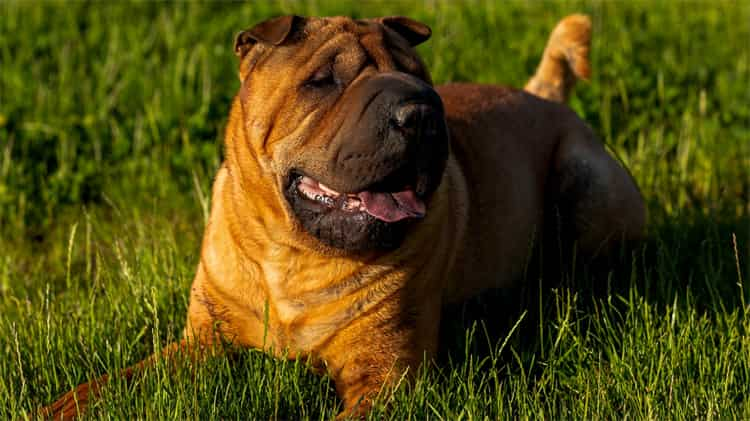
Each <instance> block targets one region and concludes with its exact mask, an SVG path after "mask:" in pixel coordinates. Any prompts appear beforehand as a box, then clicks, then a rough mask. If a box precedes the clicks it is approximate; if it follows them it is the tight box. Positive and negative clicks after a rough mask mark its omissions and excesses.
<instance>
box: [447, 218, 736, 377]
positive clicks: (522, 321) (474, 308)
mask: <svg viewBox="0 0 750 421" xmlns="http://www.w3.org/2000/svg"><path fill="white" fill-rule="evenodd" d="M553 252H554V253H558V252H557V251H554V250H553ZM542 260H543V259H541V258H540V253H539V252H537V253H536V255H535V256H534V258H532V263H531V264H530V265H529V270H528V271H527V274H526V276H525V277H524V279H523V280H522V282H519V284H518V286H516V287H514V288H510V289H505V290H489V291H485V292H484V293H482V294H480V295H479V296H476V297H474V298H472V299H470V300H468V301H466V302H464V303H461V304H456V305H451V306H449V307H447V308H446V309H444V312H443V317H442V321H441V329H440V338H441V340H440V342H441V345H440V352H439V355H438V365H440V366H460V365H461V364H464V363H465V362H466V359H467V358H471V359H475V360H481V359H483V358H487V357H489V358H492V357H493V355H492V354H493V353H494V352H496V351H497V350H498V347H499V346H500V345H501V344H503V343H504V342H505V343H507V345H509V347H510V348H513V350H514V351H513V352H504V355H503V356H502V357H501V359H505V361H504V362H505V363H512V360H513V359H515V360H516V362H519V358H520V361H526V362H529V361H535V360H536V361H538V360H540V359H543V358H544V357H545V353H546V352H548V351H549V350H548V348H549V347H550V343H549V342H550V338H549V335H550V332H551V331H553V330H555V329H556V328H558V326H552V325H556V324H557V323H559V322H560V317H561V313H562V312H565V311H568V310H572V313H573V314H572V317H573V318H575V319H577V320H583V319H586V318H591V317H598V316H599V312H600V311H601V310H602V308H603V307H609V309H611V310H613V311H615V312H617V313H618V314H625V313H626V312H627V310H628V307H629V306H631V305H632V303H633V300H634V299H643V300H644V301H645V302H647V303H649V304H650V305H652V306H656V307H657V308H665V307H667V306H673V305H678V304H679V305H683V306H684V305H689V306H690V307H691V308H693V309H695V310H697V311H698V312H700V313H706V314H708V315H709V317H710V314H714V313H716V312H723V313H730V312H732V311H734V310H735V309H738V308H742V307H744V306H746V305H747V304H748V303H750V281H749V280H748V275H749V274H750V216H734V217H732V216H724V217H721V218H713V217H709V216H696V215H686V216H678V217H671V218H665V219H664V221H661V222H660V223H659V224H658V225H656V226H654V227H652V230H651V232H650V233H649V236H648V239H647V240H646V241H645V242H644V243H643V244H641V245H639V246H637V247H631V248H628V249H627V250H622V251H621V253H620V254H619V256H618V257H617V258H614V259H610V260H609V261H607V262H596V263H594V264H587V265H582V264H581V265H577V267H576V268H574V269H570V268H561V266H560V265H557V264H554V263H550V261H549V260H545V263H541V262H542ZM738 271H739V273H738ZM741 282H742V283H743V284H744V285H742V284H741ZM565 307H568V308H567V309H566V308H565ZM565 317H567V316H565ZM619 321H620V323H621V322H622V319H620V320H619ZM467 332H474V334H473V335H469V334H467ZM505 349H507V348H505ZM502 362H503V361H501V363H502ZM532 365H533V364H532Z"/></svg>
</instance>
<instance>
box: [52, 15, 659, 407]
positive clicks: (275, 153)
mask: <svg viewBox="0 0 750 421" xmlns="http://www.w3.org/2000/svg"><path fill="white" fill-rule="evenodd" d="M406 22H407V23H406V25H407V26H408V25H409V24H410V23H409V22H410V21H406ZM569 22H578V23H580V22H584V24H583V25H582V26H581V25H578V26H576V28H583V29H582V31H583V32H585V36H583V37H582V38H581V37H573V38H572V39H573V41H570V39H569V37H568V36H567V35H569V32H568V29H565V28H567V25H568V23H569ZM285 24H290V21H287V22H286V23H285ZM401 24H403V22H402V23H401ZM305 25H306V26H305V29H304V33H303V34H302V35H300V41H298V42H296V43H293V44H291V45H289V46H284V47H276V46H272V45H270V44H268V43H262V42H259V43H258V44H257V45H252V46H251V47H250V48H247V46H246V45H244V44H242V45H240V47H241V48H238V54H240V55H241V56H242V57H243V59H242V62H241V65H240V77H241V79H242V81H243V83H242V87H241V88H240V92H239V94H238V96H237V97H236V98H235V100H234V102H233V104H232V108H231V111H230V115H229V122H228V127H227V131H226V140H225V142H226V159H225V161H224V164H223V165H222V167H221V169H220V170H219V173H218V175H217V176H216V180H215V182H214V186H213V196H212V208H211V217H210V220H209V222H208V225H207V227H206V231H205V236H204V238H203V244H202V251H201V260H200V263H199V265H198V269H197V273H196V277H195V280H194V282H193V286H192V288H191V294H190V307H189V311H188V319H187V326H186V328H185V331H184V337H185V338H186V339H188V340H189V341H190V342H192V343H199V344H202V345H206V344H212V343H214V342H216V341H217V340H218V339H219V338H222V339H223V340H229V341H232V342H233V343H234V344H236V345H239V346H243V347H254V348H261V349H264V350H266V351H267V352H270V353H273V354H275V355H277V356H282V355H285V356H287V357H290V358H295V357H311V358H312V361H313V362H314V363H316V364H318V365H319V366H321V367H326V369H327V370H328V372H329V373H330V375H331V376H332V378H333V379H334V381H335V384H336V389H337V391H338V393H339V395H340V397H341V398H342V399H343V401H344V408H345V409H344V414H349V415H352V414H357V413H364V412H365V411H367V408H368V407H369V402H370V399H371V398H372V397H373V396H374V395H375V394H377V393H378V392H379V391H380V390H381V388H382V387H383V386H384V385H388V384H392V383H393V381H395V380H397V379H399V378H401V377H402V376H403V375H406V376H407V377H408V376H409V375H410V374H411V373H413V372H414V369H415V368H416V367H417V366H418V365H419V364H420V362H421V361H422V360H423V358H424V357H425V356H427V357H428V358H429V357H430V356H432V355H434V354H435V352H436V350H437V339H438V338H437V336H438V325H439V320H440V312H441V308H442V306H443V305H444V304H445V303H448V302H453V301H457V300H462V299H464V298H466V297H469V296H471V295H472V294H474V293H476V292H477V291H480V290H483V289H486V288H495V287H505V286H509V285H511V284H512V282H513V281H514V280H516V279H518V278H519V276H520V274H521V271H522V268H523V266H524V264H525V262H526V260H527V258H528V257H529V245H530V242H531V241H532V239H533V238H534V236H535V234H536V233H537V232H538V231H539V230H541V229H543V228H544V222H545V218H544V217H545V209H546V208H547V207H549V206H550V205H551V203H552V201H553V200H558V199H560V200H562V199H563V198H566V199H568V201H567V202H565V203H568V202H570V203H572V204H573V205H574V206H573V208H572V209H570V212H572V214H574V216H575V218H574V222H573V223H572V232H573V233H574V235H575V239H576V240H578V243H579V246H580V248H581V249H582V250H583V251H584V252H586V253H591V254H593V253H596V252H597V251H599V250H602V249H607V248H608V247H609V245H611V244H613V243H614V242H615V241H616V240H618V239H621V238H626V239H631V238H638V237H639V236H640V235H641V234H642V230H643V226H644V220H645V219H644V218H645V212H644V208H643V202H642V199H641V196H640V194H639V193H638V190H637V188H636V187H635V185H634V183H633V182H632V180H631V179H630V177H629V176H628V174H627V173H626V172H625V170H624V169H623V168H622V167H621V166H620V165H619V164H618V163H617V162H616V161H615V160H613V159H612V158H611V157H610V156H609V155H608V154H607V153H606V152H605V150H604V148H603V147H602V145H601V144H600V143H599V142H598V141H597V140H596V139H595V138H594V135H593V134H592V133H591V130H590V129H589V128H588V127H587V126H586V125H585V124H584V123H583V122H582V121H581V120H580V119H579V118H578V117H577V116H576V115H575V114H574V113H573V112H572V111H570V110H569V109H568V108H566V107H565V106H562V105H559V104H557V103H553V102H548V101H545V100H543V99H540V98H537V97H536V96H533V95H530V94H528V93H526V92H523V91H519V90H515V89H510V88H501V87H495V86H487V85H475V84H451V85H445V86H441V87H439V88H437V91H438V93H439V94H440V96H441V97H442V100H443V103H444V106H445V114H446V121H447V124H448V127H449V129H450V133H451V138H452V142H451V148H452V150H451V154H450V156H449V158H448V163H447V168H446V170H445V172H444V175H443V179H442V183H441V184H440V186H439V188H438V190H437V191H436V192H435V193H434V195H433V197H432V199H431V201H430V202H429V209H428V212H427V215H426V217H425V218H424V219H423V220H421V221H419V222H417V223H415V224H414V225H413V226H412V227H411V228H410V231H409V233H408V235H407V237H406V239H405V241H404V242H403V244H401V246H400V247H398V248H397V249H395V250H393V251H389V252H379V251H372V252H362V253H351V252H345V251H342V250H338V249H334V248H332V247H328V246H325V245H323V244H321V243H320V242H319V241H317V240H316V239H315V238H313V237H311V236H310V235H308V234H307V233H306V232H304V231H303V230H302V229H301V228H300V225H299V223H298V222H297V221H296V220H295V218H294V216H293V215H291V214H290V212H289V210H288V208H287V205H286V202H285V201H284V197H283V195H282V192H281V186H282V184H283V180H282V178H283V174H284V171H285V170H286V169H288V168H289V166H290V165H292V164H293V163H294V162H295V160H299V159H301V158H300V156H304V157H307V159H314V158H315V157H321V162H320V166H321V168H322V169H325V162H326V160H325V159H322V157H324V156H325V153H326V152H325V150H326V142H328V141H329V140H330V139H331V138H332V137H334V136H335V135H336V133H337V130H338V129H339V127H340V117H341V114H342V113H344V112H345V111H344V109H342V102H336V101H333V100H321V101H314V102H311V101H309V100H307V99H305V98H303V97H301V96H300V95H299V93H298V91H297V90H295V89H293V88H292V87H293V86H295V85H296V84H297V83H298V80H299V78H301V77H303V75H304V74H307V73H309V72H310V71H311V69H314V68H316V67H317V66H320V65H321V63H319V62H317V61H316V60H317V59H316V58H317V57H320V56H322V53H321V51H323V50H326V49H341V50H342V51H348V53H345V54H342V56H341V57H342V58H341V62H337V63H336V65H340V66H341V67H342V72H343V73H345V72H346V71H347V70H350V71H351V73H350V75H349V76H347V77H349V78H350V79H354V78H362V77H367V76H368V75H371V74H375V73H377V72H383V71H389V70H394V69H399V70H401V71H405V72H408V73H411V74H414V75H420V76H421V77H422V78H423V79H425V80H429V79H428V78H429V77H428V76H427V72H426V69H424V66H423V65H422V63H421V61H420V60H419V58H418V57H417V56H416V54H415V53H414V51H413V50H412V49H411V47H410V46H409V45H408V44H407V43H406V42H405V41H404V38H401V37H398V36H395V33H394V31H393V30H391V29H386V28H385V27H384V26H383V25H380V24H370V25H361V24H357V23H356V22H354V21H352V20H351V19H348V18H326V19H310V20H308V21H307V23H306V24H305ZM561 28H562V29H561ZM407 29H408V28H407ZM417 29H419V28H417ZM273 30H274V31H275V32H273V33H272V34H273V36H275V37H277V38H278V37H281V36H285V35H286V33H287V32H288V31H289V28H282V30H279V29H278V28H277V27H275V28H273ZM423 32H424V31H423ZM427 35H429V32H427ZM250 36H254V37H258V38H262V37H263V36H264V35H263V34H250ZM415 36H419V33H417V35H415ZM421 37H422V38H425V36H424V33H423V34H422V35H421ZM425 39H426V38H425ZM588 39H589V27H588V20H587V18H585V17H581V16H574V17H569V18H566V19H564V20H563V21H562V22H561V24H560V25H558V27H557V28H556V29H555V31H554V32H553V35H552V37H551V40H550V45H548V46H547V49H546V50H545V55H544V58H543V60H542V64H541V65H540V70H539V71H538V72H537V75H536V76H535V77H534V78H533V79H532V81H531V82H530V85H532V86H546V87H552V88H551V90H547V91H544V90H540V89H537V88H533V87H532V88H529V85H527V89H530V90H531V91H532V92H534V93H536V94H538V95H540V96H543V97H546V98H550V99H553V100H557V101H560V100H562V99H564V98H565V97H566V96H567V93H568V90H569V88H570V87H571V86H572V85H571V84H570V83H569V82H561V81H566V80H568V79H566V78H568V77H569V75H568V73H569V71H570V69H571V68H572V69H573V71H572V74H573V75H577V76H579V77H580V76H587V75H588V71H589V70H588V61H587V58H586V52H587V49H588ZM571 42H572V43H573V44H574V45H577V46H576V47H571V45H572V44H571ZM576 43H578V44H576ZM352 46H356V48H352ZM571 48H574V50H575V51H576V53H575V57H577V59H576V60H575V64H574V65H573V66H569V65H570V64H571V62H570V56H569V55H565V54H562V55H561V53H560V51H561V49H562V51H571V50H570V49H571ZM347 49H348V50H347ZM365 55H366V56H368V57H369V58H370V59H371V60H372V63H374V64H372V65H370V66H368V67H365V68H364V69H363V70H361V71H359V73H357V72H356V70H357V69H360V67H361V64H362V62H363V59H364V56H365ZM562 57H566V60H568V62H567V63H568V64H565V63H563V61H562V60H563V59H562ZM343 96H344V97H346V92H345V93H344V94H343ZM570 180H573V182H570ZM576 180H578V181H580V180H583V181H587V182H586V183H577V182H576ZM589 181H590V182H589ZM579 186H585V188H579ZM561 203H563V202H562V201H561ZM575 221H583V222H585V223H580V224H579V223H577V222H575ZM266 323H267V324H266ZM167 352H168V353H169V351H167ZM143 364H144V363H141V366H142V365H143ZM136 368H140V367H136ZM132 371H133V369H130V370H129V371H128V372H127V373H126V374H125V375H128V376H129V375H131V373H132ZM102 381H106V378H103V379H100V380H98V381H95V382H92V383H89V384H88V386H87V385H82V386H79V388H78V389H76V390H74V391H72V392H70V393H69V394H67V395H65V396H64V397H63V398H61V400H59V401H58V402H56V403H55V404H53V405H52V406H50V407H48V408H46V409H45V411H46V412H43V413H44V414H46V415H53V416H54V417H55V418H58V417H63V418H68V417H73V416H75V415H76V414H77V413H78V410H81V409H83V407H85V401H86V399H87V394H88V393H89V392H90V391H93V392H96V391H97V390H98V386H95V385H98V384H100V383H101V382H102ZM94 394H95V393H94ZM76 399H77V400H78V402H79V405H78V406H76V405H75V404H71V402H74V401H76Z"/></svg>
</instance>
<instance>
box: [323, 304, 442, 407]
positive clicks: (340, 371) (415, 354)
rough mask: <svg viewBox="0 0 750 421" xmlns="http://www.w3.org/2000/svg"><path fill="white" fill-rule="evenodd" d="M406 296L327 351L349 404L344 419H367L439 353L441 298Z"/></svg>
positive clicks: (378, 309)
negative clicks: (378, 403) (382, 398)
mask: <svg viewBox="0 0 750 421" xmlns="http://www.w3.org/2000/svg"><path fill="white" fill-rule="evenodd" d="M405 295H407V294H406V293H402V292H399V293H396V294H394V295H393V296H391V297H389V298H387V299H386V300H383V302H380V303H378V305H377V306H375V308H374V309H373V310H372V311H370V312H368V313H366V314H364V315H362V316H360V317H358V318H357V319H355V320H354V321H353V322H352V323H351V324H349V325H348V326H347V327H346V328H344V329H342V330H340V331H339V332H338V333H337V334H336V335H335V336H334V337H333V338H332V339H331V340H330V341H329V342H328V344H327V345H326V346H325V347H324V349H322V350H321V356H322V357H323V359H324V360H325V362H326V364H327V367H328V372H329V373H330V375H331V377H332V378H333V381H334V383H335V385H336V391H337V393H338V395H339V396H340V397H341V399H342V400H343V403H344V409H343V411H342V413H341V414H340V415H339V417H338V418H339V419H348V418H360V417H363V416H364V415H365V414H366V413H367V412H368V411H369V410H370V408H371V406H372V403H373V400H374V399H375V398H376V397H378V396H387V393H389V391H391V390H392V388H393V387H394V386H397V385H398V384H399V383H401V382H402V381H410V380H411V378H412V377H413V376H414V374H415V373H416V371H417V369H418V368H419V366H420V364H421V363H422V362H423V361H428V360H429V358H431V357H432V356H433V355H434V354H435V352H436V351H437V340H438V329H439V324H440V297H439V295H438V294H431V295H427V296H421V297H405ZM409 295H411V294H409ZM415 295H416V294H415Z"/></svg>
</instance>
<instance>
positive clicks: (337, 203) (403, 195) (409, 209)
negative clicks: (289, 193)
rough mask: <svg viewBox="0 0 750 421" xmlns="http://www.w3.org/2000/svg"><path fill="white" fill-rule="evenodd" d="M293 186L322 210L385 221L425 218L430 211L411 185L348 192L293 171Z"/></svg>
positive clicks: (296, 191) (295, 190) (300, 194)
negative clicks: (337, 189)
mask: <svg viewBox="0 0 750 421" xmlns="http://www.w3.org/2000/svg"><path fill="white" fill-rule="evenodd" d="M291 187H292V188H293V189H294V192H295V193H297V194H298V195H299V196H300V197H301V198H303V199H304V200H305V201H306V202H309V203H310V204H315V205H317V207H319V208H320V209H319V210H320V211H324V210H326V209H327V210H331V211H335V210H338V211H341V212H344V213H349V214H352V215H353V216H354V215H357V214H361V215H369V216H371V217H372V218H374V219H377V220H380V221H383V222H397V221H401V220H405V219H410V218H423V217H424V216H425V213H426V206H425V203H424V201H423V200H422V199H421V198H419V197H418V196H417V194H416V192H415V191H414V189H413V188H412V187H411V186H409V185H404V186H402V187H400V188H395V189H389V190H383V188H382V186H381V187H377V186H373V187H372V189H366V190H362V191H359V192H355V193H344V192H338V191H336V190H334V189H332V188H330V187H328V186H326V185H325V184H323V183H321V182H319V181H317V180H315V179H314V178H312V177H309V176H307V175H302V174H293V175H292V184H291Z"/></svg>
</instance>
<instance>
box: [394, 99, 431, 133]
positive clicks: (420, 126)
mask: <svg viewBox="0 0 750 421" xmlns="http://www.w3.org/2000/svg"><path fill="white" fill-rule="evenodd" d="M435 117H436V110H435V107H433V106H432V105H429V104H425V103H408V104H404V105H400V106H399V107H398V108H396V111H395V112H394V113H393V119H392V123H393V126H394V128H395V129H397V130H399V131H401V132H403V133H404V134H409V135H422V134H429V131H430V130H431V129H433V130H434V126H435V124H434V122H433V121H434V120H435Z"/></svg>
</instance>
